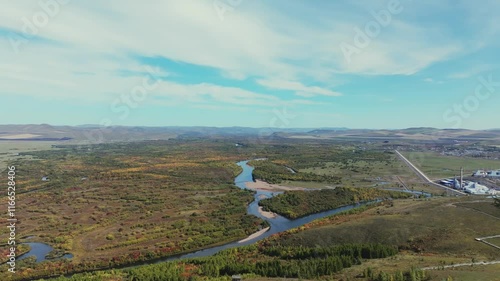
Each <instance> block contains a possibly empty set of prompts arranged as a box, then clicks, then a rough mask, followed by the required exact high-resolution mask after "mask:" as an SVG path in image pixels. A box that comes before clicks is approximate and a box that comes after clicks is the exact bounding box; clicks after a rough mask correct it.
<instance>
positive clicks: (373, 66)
mask: <svg viewBox="0 0 500 281" xmlns="http://www.w3.org/2000/svg"><path fill="white" fill-rule="evenodd" d="M54 1H55V0H54ZM287 3H288V2H287ZM212 4H213V3H212V1H195V0H184V1H161V0H151V1H148V4H147V5H145V4H142V3H139V2H136V1H125V0H111V1H104V2H102V1H99V2H98V1H70V2H69V4H67V5H64V6H61V7H60V11H59V12H58V13H56V14H55V15H54V16H52V17H50V19H49V22H48V23H47V25H46V26H44V27H40V28H38V34H37V35H38V36H40V37H42V38H44V39H46V40H48V42H46V41H40V40H38V39H29V40H28V41H27V42H26V43H24V44H22V46H21V47H20V53H19V54H16V53H15V52H14V51H13V49H12V48H11V46H10V42H9V37H7V38H5V37H4V38H1V37H0V40H2V42H1V43H2V44H0V61H1V62H2V64H1V65H0V69H1V70H2V72H1V74H0V83H1V84H2V94H4V93H10V94H24V95H28V96H38V97H45V96H47V97H58V98H65V99H76V100H82V101H89V102H91V101H102V100H107V101H109V100H112V99H113V98H115V97H116V96H117V95H119V94H120V93H124V92H128V91H130V89H131V88H132V87H134V85H137V83H139V81H140V79H141V76H142V75H133V76H130V77H124V76H122V75H120V72H123V71H140V69H142V68H143V67H144V66H143V65H142V64H141V63H139V62H138V61H137V60H136V59H134V57H136V56H146V57H155V56H159V57H165V58H168V59H171V60H174V61H181V62H185V63H191V64H195V65H203V66H209V67H213V68H215V69H218V70H220V73H221V74H222V75H223V76H224V77H226V78H230V79H235V80H243V79H246V78H247V77H260V79H259V80H258V83H260V84H261V85H264V86H266V87H269V88H273V89H282V90H290V91H294V92H295V93H296V95H298V96H300V97H314V96H332V97H334V96H339V95H340V93H338V92H335V91H332V90H329V89H327V88H322V87H318V86H307V85H304V83H303V82H301V79H300V77H307V78H308V79H307V80H308V81H313V82H312V83H314V82H316V81H317V82H321V85H325V81H326V82H330V81H332V80H334V79H336V76H337V75H338V74H339V73H349V74H362V75H363V74H371V75H385V74H406V75H409V74H413V73H416V72H418V71H420V70H422V69H424V68H426V67H428V66H430V65H432V64H433V63H436V62H439V61H442V60H446V59H449V58H451V57H453V56H455V55H457V54H460V53H463V52H464V48H463V45H464V42H462V41H460V40H455V39H452V37H451V35H449V31H448V30H447V29H445V28H443V27H441V26H436V27H435V29H434V31H432V30H429V29H426V28H424V27H419V26H417V25H416V24H410V23H408V22H403V21H402V20H403V19H404V17H403V16H402V15H401V17H399V18H397V19H395V20H393V22H392V23H391V25H389V26H388V27H386V28H385V29H384V30H382V32H381V35H380V36H379V37H378V38H375V39H374V40H373V41H372V43H371V44H370V45H369V46H368V47H367V48H366V49H364V50H362V52H361V54H359V55H356V57H355V58H354V60H353V61H352V62H351V63H349V64H348V63H346V61H345V58H344V56H343V54H342V52H341V51H340V49H339V47H338V46H339V44H340V43H341V42H343V41H346V42H350V41H352V38H353V36H354V33H353V26H360V27H363V25H364V24H365V23H366V22H367V21H369V20H371V15H370V13H369V11H367V10H366V11H361V12H358V13H357V12H356V11H355V10H354V11H350V10H349V11H342V10H337V12H335V13H338V14H343V15H342V16H340V17H339V18H335V17H330V16H328V15H329V13H328V12H326V11H327V9H320V10H322V13H321V17H320V18H316V17H315V14H313V13H315V12H317V11H316V10H315V9H312V8H311V9H307V10H300V11H299V12H303V13H304V14H303V16H302V17H292V16H289V15H288V14H285V13H283V12H282V9H283V6H280V5H273V4H269V3H264V2H263V3H252V4H250V2H248V5H240V6H238V7H237V8H235V10H234V11H232V12H231V13H232V14H231V16H230V17H227V18H226V19H225V20H224V21H221V20H220V19H219V17H218V15H217V12H216V11H215V10H214V7H213V5H212ZM380 4H381V5H382V6H380V7H381V8H384V5H385V3H384V2H383V1H381V2H380ZM297 5H304V4H303V3H301V4H294V3H290V5H289V6H287V9H292V10H293V9H294V8H299V7H298V6H297ZM325 5H326V4H325ZM332 5H333V4H332ZM335 5H338V4H335ZM374 5H375V4H374ZM374 8H375V6H374ZM436 9H437V8H436ZM40 11H41V8H40V6H39V2H38V1H9V2H8V3H6V4H4V5H3V6H2V9H1V10H0V28H4V29H10V30H16V31H18V32H22V30H23V27H24V26H23V25H24V24H23V20H22V19H23V18H24V17H26V18H28V19H32V18H33V15H35V14H36V13H38V12H40ZM406 12H407V11H405V13H406ZM408 13H410V12H408ZM271 77H272V78H271ZM205 82H206V83H203V84H197V85H180V84H176V83H174V82H164V83H162V86H161V87H160V89H162V91H159V90H157V91H155V92H154V94H155V95H158V96H159V97H162V96H169V97H176V98H177V99H178V100H186V101H192V102H207V101H208V100H213V101H218V102H224V103H232V104H236V105H266V104H269V103H274V102H278V103H279V102H284V101H281V100H279V99H278V98H276V97H274V96H271V95H265V94H259V93H253V92H251V91H249V90H245V89H240V88H237V87H222V86H217V85H213V83H212V81H205ZM294 103H295V104H307V103H311V101H306V100H300V99H298V100H295V101H294Z"/></svg>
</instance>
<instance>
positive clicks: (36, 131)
mask: <svg viewBox="0 0 500 281" xmlns="http://www.w3.org/2000/svg"><path fill="white" fill-rule="evenodd" d="M271 135H272V136H274V137H281V138H296V139H297V138H303V139H375V140H377V139H378V140H381V139H383V140H391V139H392V140H395V139H415V140H436V139H456V140H463V141H465V140H500V129H492V130H466V129H436V128H427V127H422V128H408V129H395V130H385V129H384V130H371V129H349V128H247V127H201V126H200V127H139V126H134V127H127V126H112V127H102V126H99V125H81V126H51V125H48V124H41V125H0V140H3V141H5V140H17V141H29V140H31V141H34V140H47V141H68V142H72V141H79V142H91V143H94V142H110V141H135V140H157V139H171V138H207V137H210V138H212V137H222V136H229V137H249V136H259V137H266V136H271Z"/></svg>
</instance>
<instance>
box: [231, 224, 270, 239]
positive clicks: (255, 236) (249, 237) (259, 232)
mask: <svg viewBox="0 0 500 281" xmlns="http://www.w3.org/2000/svg"><path fill="white" fill-rule="evenodd" d="M269 229H271V228H270V227H266V228H264V229H262V230H260V231H257V232H255V233H254V234H252V235H250V236H248V237H247V238H245V239H243V240H240V241H238V243H245V242H247V241H250V240H252V239H254V238H257V237H259V236H261V235H262V234H264V233H266V232H267V231H268V230H269Z"/></svg>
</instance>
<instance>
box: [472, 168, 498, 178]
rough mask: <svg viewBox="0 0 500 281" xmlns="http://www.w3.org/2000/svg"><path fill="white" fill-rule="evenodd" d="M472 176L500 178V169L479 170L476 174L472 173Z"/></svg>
mask: <svg viewBox="0 0 500 281" xmlns="http://www.w3.org/2000/svg"><path fill="white" fill-rule="evenodd" d="M472 176H474V177H492V178H500V170H491V171H485V170H477V171H476V172H475V173H474V174H472Z"/></svg>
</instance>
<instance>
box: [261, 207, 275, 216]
mask: <svg viewBox="0 0 500 281" xmlns="http://www.w3.org/2000/svg"><path fill="white" fill-rule="evenodd" d="M259 214H260V215H261V216H263V217H265V218H267V219H274V218H276V217H277V216H278V215H277V214H276V213H273V212H268V211H264V209H263V208H262V207H261V206H259Z"/></svg>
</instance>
